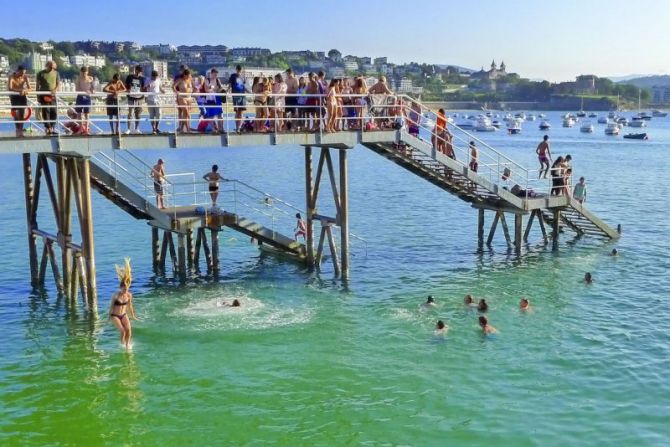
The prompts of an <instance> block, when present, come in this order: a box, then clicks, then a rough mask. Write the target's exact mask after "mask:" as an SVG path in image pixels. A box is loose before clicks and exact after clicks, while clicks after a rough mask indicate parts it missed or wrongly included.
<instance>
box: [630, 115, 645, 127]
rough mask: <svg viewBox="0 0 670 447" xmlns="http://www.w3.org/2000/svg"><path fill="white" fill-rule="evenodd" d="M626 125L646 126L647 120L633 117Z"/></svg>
mask: <svg viewBox="0 0 670 447" xmlns="http://www.w3.org/2000/svg"><path fill="white" fill-rule="evenodd" d="M628 125H629V126H630V127H647V122H646V121H644V120H643V119H640V118H637V119H636V118H635V117H634V118H633V119H632V120H631V121H630V122H629V123H628Z"/></svg>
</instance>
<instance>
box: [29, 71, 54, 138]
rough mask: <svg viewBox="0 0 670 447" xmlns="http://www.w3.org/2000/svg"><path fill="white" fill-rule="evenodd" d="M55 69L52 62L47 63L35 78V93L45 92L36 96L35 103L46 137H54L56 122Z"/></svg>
mask: <svg viewBox="0 0 670 447" xmlns="http://www.w3.org/2000/svg"><path fill="white" fill-rule="evenodd" d="M56 68H57V65H56V63H55V62H54V61H48V62H47V65H46V68H45V69H44V70H42V71H40V72H39V73H37V76H36V77H35V84H36V88H37V91H38V92H46V93H43V94H41V95H38V96H37V102H39V104H40V110H39V111H40V113H39V116H40V118H41V119H42V122H43V123H44V129H45V130H46V134H47V135H56V123H57V122H58V107H57V104H56V91H58V87H60V75H59V74H58V71H56Z"/></svg>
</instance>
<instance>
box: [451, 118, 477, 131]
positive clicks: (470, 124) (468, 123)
mask: <svg viewBox="0 0 670 447" xmlns="http://www.w3.org/2000/svg"><path fill="white" fill-rule="evenodd" d="M476 125H477V123H476V122H475V121H474V120H471V119H467V118H464V119H459V120H458V121H456V126H457V127H460V128H461V129H473V128H474V127H475V126H476Z"/></svg>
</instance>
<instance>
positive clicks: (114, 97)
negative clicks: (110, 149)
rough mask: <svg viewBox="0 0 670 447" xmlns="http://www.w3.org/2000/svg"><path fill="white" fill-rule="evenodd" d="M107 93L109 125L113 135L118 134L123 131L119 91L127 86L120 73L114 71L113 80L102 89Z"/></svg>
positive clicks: (122, 90) (123, 90) (124, 89)
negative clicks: (120, 119) (120, 117)
mask: <svg viewBox="0 0 670 447" xmlns="http://www.w3.org/2000/svg"><path fill="white" fill-rule="evenodd" d="M102 91H103V92H105V93H107V98H106V99H105V104H106V105H107V117H108V118H109V127H110V129H111V131H112V135H118V134H119V133H120V132H121V129H120V127H121V124H120V123H119V93H122V92H125V91H126V86H125V85H124V84H123V82H121V79H120V78H119V74H118V73H114V75H113V76H112V80H111V81H109V82H108V83H107V85H105V87H104V88H103V89H102Z"/></svg>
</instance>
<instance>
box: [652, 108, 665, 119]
mask: <svg viewBox="0 0 670 447" xmlns="http://www.w3.org/2000/svg"><path fill="white" fill-rule="evenodd" d="M651 116H653V117H654V118H665V117H666V116H668V112H661V111H660V110H652V111H651Z"/></svg>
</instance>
